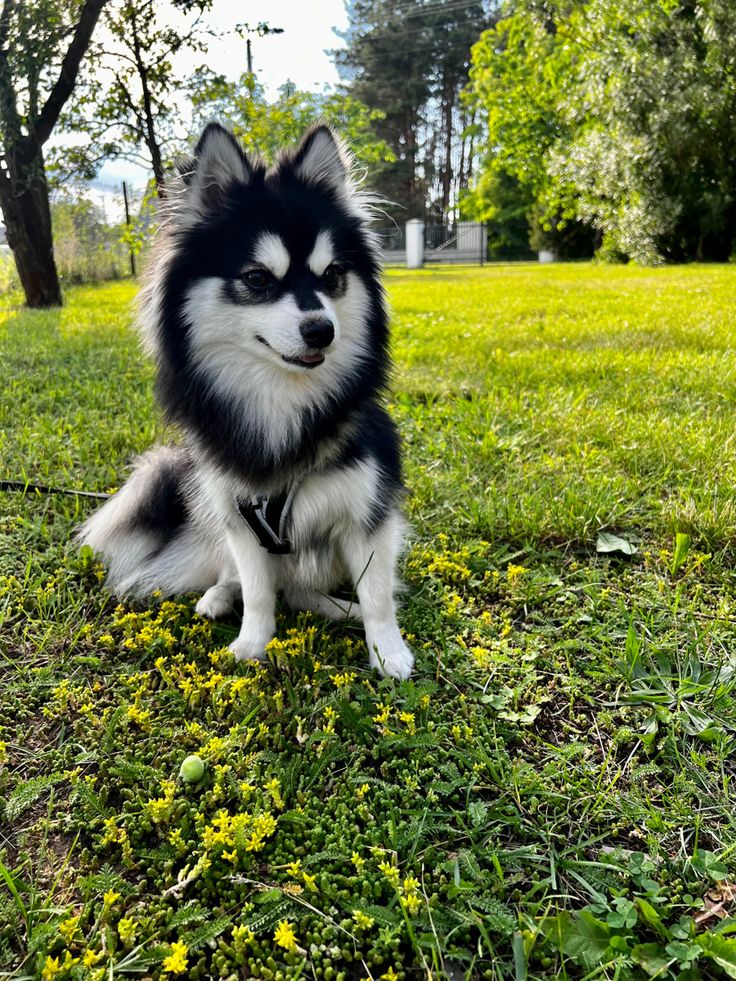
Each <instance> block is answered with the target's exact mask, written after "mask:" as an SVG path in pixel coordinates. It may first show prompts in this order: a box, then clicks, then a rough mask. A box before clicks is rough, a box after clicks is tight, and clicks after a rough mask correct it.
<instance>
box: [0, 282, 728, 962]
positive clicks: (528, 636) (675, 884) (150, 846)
mask: <svg viewBox="0 0 736 981" xmlns="http://www.w3.org/2000/svg"><path fill="white" fill-rule="evenodd" d="M388 286H389V292H390V296H391V301H392V305H393V308H394V324H395V344H394V347H395V354H396V360H397V370H396V377H395V383H394V386H393V392H392V411H393V414H394V416H395V418H396V419H397V421H398V423H399V425H400V427H401V430H402V432H403V435H404V440H405V445H406V455H407V475H406V476H407V483H408V485H409V488H410V490H411V497H410V499H409V511H410V517H411V520H412V523H413V528H414V536H413V540H412V543H411V547H410V550H409V552H408V554H407V557H406V561H405V579H406V582H407V587H408V588H407V592H406V596H405V602H404V607H403V612H402V616H401V622H402V626H403V628H404V629H405V631H406V633H407V634H408V635H409V637H410V640H411V643H412V645H413V646H414V648H415V650H416V651H417V654H418V660H417V670H416V673H415V676H414V677H413V678H412V679H411V680H410V681H408V682H404V683H400V684H397V683H395V682H393V681H390V680H380V679H379V678H378V677H377V676H376V675H374V674H373V673H371V672H370V671H368V670H367V668H366V666H365V665H366V657H365V652H364V650H363V649H362V641H361V640H360V635H359V633H358V632H356V631H355V630H353V629H351V628H349V627H346V626H339V625H330V626H327V625H325V624H324V623H322V622H320V621H319V620H317V619H316V618H313V617H311V616H306V615H305V616H301V617H299V618H293V617H288V616H286V615H285V614H284V615H282V616H281V618H280V623H279V630H280V632H279V637H280V638H281V643H279V644H277V645H275V649H274V651H273V655H272V659H273V664H271V665H269V666H267V667H259V666H257V665H252V664H251V665H248V664H245V665H242V664H241V665H236V664H234V663H233V662H232V661H231V659H230V658H229V656H228V654H227V652H226V650H225V647H226V645H227V643H228V642H229V641H230V639H232V637H233V636H234V635H235V633H236V632H237V622H236V621H235V620H233V621H232V622H229V623H224V624H218V625H216V626H212V625H210V624H209V623H208V622H205V621H203V620H200V619H199V618H198V617H196V616H195V615H194V613H193V598H191V597H187V598H184V599H182V601H181V602H177V603H169V602H165V603H158V604H153V605H152V606H151V607H150V608H143V609H141V608H138V609H132V608H128V607H118V608H116V607H115V604H114V603H112V602H111V601H110V600H109V599H108V598H106V597H105V594H104V591H103V588H102V586H101V584H100V581H99V579H100V576H101V572H100V569H99V568H98V567H97V566H96V565H95V562H94V560H93V559H92V557H90V556H89V555H81V556H80V555H78V554H77V553H76V551H75V549H74V547H73V546H72V545H70V543H69V535H70V532H71V530H72V528H73V527H74V525H75V524H76V523H77V522H79V521H80V520H81V519H82V518H83V517H84V516H85V515H86V514H87V513H88V512H89V510H90V509H91V507H92V506H93V503H92V502H90V501H88V500H85V499H82V498H79V499H76V498H72V497H63V496H40V495H37V494H33V493H30V492H29V493H28V494H26V495H25V496H23V495H21V494H18V493H10V494H7V493H5V494H2V495H0V528H1V529H2V535H1V536H0V652H1V653H2V662H1V663H2V671H3V677H2V681H1V682H0V684H1V685H2V689H1V691H2V696H1V698H2V704H1V707H2V712H1V714H0V796H2V798H3V802H2V804H0V818H1V819H2V820H1V822H0V859H1V860H2V864H1V865H0V973H1V972H2V969H4V970H5V971H6V972H9V974H10V975H11V976H13V977H28V978H39V977H40V978H43V979H44V981H47V979H51V978H59V979H66V978H86V977H89V978H100V979H103V978H105V979H107V978H116V977H122V976H128V975H138V976H143V977H151V978H155V979H158V978H162V977H167V978H170V977H176V976H181V977H183V978H184V977H185V978H200V979H205V978H210V977H215V978H232V979H238V978H244V977H258V978H265V979H272V981H276V979H286V978H321V979H324V981H330V979H333V981H338V979H346V981H347V979H358V978H372V979H376V981H378V979H379V978H382V979H387V981H397V979H413V978H425V977H426V978H430V977H431V978H436V979H439V978H449V979H453V981H454V979H460V978H468V979H475V978H494V979H498V981H505V979H510V978H512V979H517V981H523V979H527V978H528V979H535V978H551V977H563V978H583V977H587V978H591V979H592V978H610V979H614V978H616V979H622V981H623V979H627V978H638V977H658V978H679V979H681V981H694V979H697V978H717V977H732V978H734V977H736V806H735V805H736V800H735V798H734V794H735V793H736V790H735V789H734V785H733V783H732V781H733V777H734V773H735V771H736V765H735V759H736V757H735V756H734V749H735V748H736V747H735V744H734V732H735V731H736V691H735V689H734V685H735V684H736V676H735V674H734V671H735V666H736V578H735V577H734V573H733V566H734V560H735V559H736V453H735V448H734V434H735V433H736V362H735V359H734V354H733V351H734V347H735V346H736V321H735V320H734V310H736V267H725V266H721V267H717V266H713V267H703V266H700V267H698V266H692V267H687V268H677V269H675V268H672V269H657V270H642V269H633V268H624V267H614V268H611V267H605V266H587V265H571V266H565V265H560V266H553V267H538V266H532V265H529V266H498V267H490V268H484V269H477V268H473V269H461V268H449V269H438V270H424V271H421V272H418V273H408V272H405V271H393V272H390V273H389V275H388ZM133 294H134V287H133V286H132V285H131V284H130V283H118V284H114V285H104V286H97V287H89V288H77V289H75V290H73V291H70V293H69V295H68V303H67V306H66V307H65V308H64V309H63V310H62V311H60V312H59V311H57V312H51V313H49V312H33V313H31V312H27V311H22V310H19V309H17V308H15V307H13V306H12V304H11V303H10V301H8V300H7V298H6V301H5V305H4V307H2V308H1V309H0V365H1V366H2V376H3V385H2V387H0V459H2V471H3V472H2V473H0V476H2V477H6V478H23V477H27V478H28V479H29V480H35V481H39V482H44V483H53V484H57V485H62V486H65V487H76V488H85V489H88V490H99V489H105V488H110V487H114V486H116V485H119V484H120V483H121V482H122V480H123V479H124V476H125V472H126V466H127V463H128V461H129V459H130V457H131V456H132V455H133V454H134V453H136V452H138V451H140V450H143V449H144V448H146V447H147V446H148V445H149V444H150V443H151V442H152V441H153V440H154V439H156V438H158V437H160V436H162V435H165V433H164V430H163V428H162V426H161V423H160V421H159V419H158V414H157V411H156V409H155V408H154V405H153V401H152V396H151V377H152V373H151V369H150V367H149V366H148V365H147V364H146V363H145V362H144V360H143V358H142V356H141V355H140V353H139V351H138V347H137V340H136V338H135V336H134V334H133V332H132V331H131V329H130V304H131V300H132V298H133ZM1 302H2V301H1V300H0V303H1ZM612 536H615V537H612ZM601 549H613V551H601ZM622 550H623V551H622ZM627 552H632V553H633V554H625V553H627ZM188 754H198V755H199V756H200V757H201V758H202V759H203V760H204V761H205V772H204V776H203V777H202V778H201V780H199V781H198V782H194V783H185V782H183V781H182V780H181V779H179V778H178V774H179V768H180V765H181V763H182V760H183V759H184V758H185V757H186V756H187V755H188ZM732 915H733V916H734V918H732Z"/></svg>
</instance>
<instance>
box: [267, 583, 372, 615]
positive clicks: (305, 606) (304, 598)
mask: <svg viewBox="0 0 736 981" xmlns="http://www.w3.org/2000/svg"><path fill="white" fill-rule="evenodd" d="M284 598H285V599H286V602H287V603H288V604H289V606H290V607H291V609H292V610H313V611H314V612H315V613H319V615H320V616H322V617H325V618H326V619H327V620H357V621H358V622H359V623H360V622H362V620H363V615H362V613H361V612H360V604H359V603H358V602H357V601H356V600H353V601H352V602H351V601H350V600H344V599H338V597H337V596H329V595H327V593H320V592H318V591H317V590H316V589H302V588H300V587H298V586H291V587H289V589H287V590H285V592H284Z"/></svg>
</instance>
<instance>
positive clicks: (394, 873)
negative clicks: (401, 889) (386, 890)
mask: <svg viewBox="0 0 736 981" xmlns="http://www.w3.org/2000/svg"><path fill="white" fill-rule="evenodd" d="M378 868H379V869H380V871H381V872H383V874H384V875H385V876H386V878H387V879H388V881H389V882H390V883H391V885H392V886H395V887H396V888H398V886H399V870H398V869H397V868H396V866H395V865H391V863H390V862H381V863H380V864H379V866H378Z"/></svg>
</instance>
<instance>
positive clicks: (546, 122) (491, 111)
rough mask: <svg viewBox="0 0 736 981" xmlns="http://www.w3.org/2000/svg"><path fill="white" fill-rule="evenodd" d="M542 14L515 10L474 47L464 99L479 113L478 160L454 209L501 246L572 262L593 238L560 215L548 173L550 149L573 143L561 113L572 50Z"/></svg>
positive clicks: (586, 250) (533, 7)
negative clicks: (479, 225)
mask: <svg viewBox="0 0 736 981" xmlns="http://www.w3.org/2000/svg"><path fill="white" fill-rule="evenodd" d="M527 8H529V9H527ZM548 10H549V7H548V6H546V5H545V6H544V7H542V8H541V9H538V8H537V7H536V5H535V4H533V3H530V4H524V3H520V4H518V6H517V7H516V8H515V10H514V12H513V13H511V14H510V16H508V17H506V18H504V19H503V20H501V21H499V22H498V24H496V26H495V27H494V28H493V29H491V30H488V31H485V32H484V33H483V34H482V36H481V38H480V40H479V41H478V43H477V44H476V45H475V46H474V48H473V53H472V67H471V69H470V83H471V84H470V89H469V91H468V92H467V93H466V99H467V101H468V103H469V104H470V105H471V106H473V107H474V108H475V110H476V112H477V114H478V129H479V130H480V132H481V133H482V136H483V148H482V153H483V155H482V159H481V162H480V165H479V166H478V167H477V168H476V175H475V180H474V182H473V185H472V187H470V188H469V189H468V191H467V193H466V194H465V195H464V196H463V198H462V202H461V210H462V213H463V215H464V216H465V217H467V218H473V219H475V220H478V221H484V222H487V223H488V224H489V232H490V235H491V237H492V239H493V238H495V239H496V240H497V241H498V242H499V244H500V245H501V246H502V247H504V246H505V247H508V246H510V245H511V244H512V242H513V243H514V245H515V246H516V247H517V248H518V250H519V252H523V251H525V249H524V245H531V246H532V248H534V249H535V250H539V249H542V248H548V249H552V250H553V251H555V252H556V253H557V254H558V255H560V256H564V257H569V258H575V257H578V256H581V255H590V254H591V251H592V234H591V233H590V231H588V232H585V230H584V229H583V228H581V223H579V222H577V221H576V220H575V218H574V216H571V215H569V214H566V213H565V212H564V208H563V207H562V205H561V203H560V202H559V201H558V199H557V196H556V193H555V192H554V191H553V190H552V186H553V181H552V177H551V176H550V174H549V172H548V162H549V157H550V153H551V151H552V149H553V148H554V147H556V146H558V145H563V146H564V145H566V144H567V143H568V142H569V140H570V139H571V138H572V130H571V127H570V125H569V124H568V121H567V120H566V118H565V116H564V113H563V112H562V109H561V103H562V101H563V100H564V98H565V93H566V86H567V85H568V84H569V80H570V78H571V76H572V71H573V58H572V47H571V46H570V45H569V44H568V43H566V39H565V38H563V37H562V36H561V35H559V34H558V33H557V32H556V31H555V30H552V29H551V25H550V22H549V18H548ZM542 201H544V202H545V206H544V207H543V206H542V205H541V203H540V202H542ZM522 223H523V226H522ZM522 227H523V229H524V232H523V235H522ZM520 239H526V243H524V244H523V245H522V241H520Z"/></svg>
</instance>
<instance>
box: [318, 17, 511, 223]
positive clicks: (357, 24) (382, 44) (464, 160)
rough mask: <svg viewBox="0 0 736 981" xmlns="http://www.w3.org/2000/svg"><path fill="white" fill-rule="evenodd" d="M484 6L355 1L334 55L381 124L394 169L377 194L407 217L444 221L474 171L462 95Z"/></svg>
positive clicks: (385, 173) (484, 20)
mask: <svg viewBox="0 0 736 981" xmlns="http://www.w3.org/2000/svg"><path fill="white" fill-rule="evenodd" d="M494 9H495V5H494V4H493V3H489V2H487V0H483V2H481V0H478V2H472V0H471V2H468V3H466V4H463V5H460V4H458V3H456V2H452V0H432V2H423V0H406V2H404V3H401V4H396V3H394V2H393V0H352V2H351V3H349V4H348V16H349V27H348V30H347V31H346V32H344V33H343V34H342V35H340V36H341V37H342V38H343V39H344V41H345V43H346V47H345V49H340V50H336V51H334V52H333V56H334V58H335V61H336V63H337V65H338V68H339V69H340V71H341V74H342V76H343V78H344V79H345V83H346V85H347V87H348V91H349V92H350V94H351V95H353V96H354V97H355V98H357V99H359V100H360V101H361V102H363V103H365V104H366V105H368V106H370V107H371V108H374V109H379V110H380V111H381V113H382V117H383V118H382V119H381V120H380V121H379V122H378V123H377V124H376V134H377V135H378V136H379V137H380V138H381V139H383V140H384V141H385V143H386V144H387V145H388V146H389V147H390V148H391V150H392V151H393V154H394V156H395V158H396V162H395V163H392V164H391V166H390V167H384V168H382V169H381V170H379V172H378V173H377V175H376V176H377V189H378V190H379V192H380V193H381V194H382V195H383V197H385V198H386V199H387V200H388V201H391V202H395V203H396V205H398V206H399V208H400V209H401V212H402V214H403V217H407V216H410V215H414V216H417V215H424V214H426V213H429V214H430V216H434V217H441V216H443V215H444V214H445V213H446V211H447V209H448V208H449V206H450V203H451V201H452V198H453V190H454V189H456V188H457V187H458V185H460V184H461V182H463V181H464V180H466V179H467V175H468V173H469V171H470V167H471V165H472V163H471V155H470V154H468V153H467V152H464V146H465V145H464V141H463V138H462V133H463V130H464V122H465V121H466V120H465V119H464V118H463V110H462V107H461V105H460V102H459V93H460V90H461V88H462V86H463V85H464V84H465V82H466V80H467V68H468V64H469V58H470V48H471V45H472V43H473V41H475V40H476V39H477V37H478V36H479V34H480V32H481V30H482V29H483V27H486V26H487V25H488V23H489V22H490V20H491V19H492V16H493V10H494Z"/></svg>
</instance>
